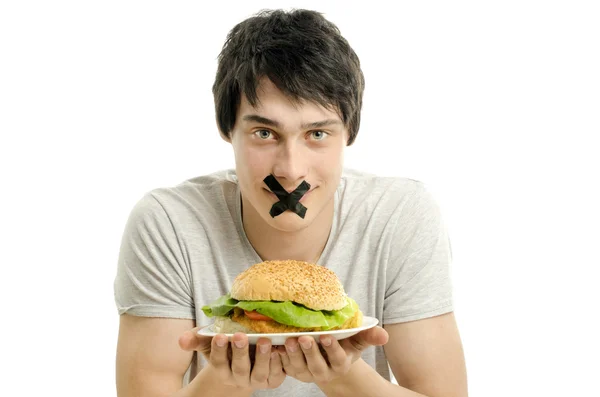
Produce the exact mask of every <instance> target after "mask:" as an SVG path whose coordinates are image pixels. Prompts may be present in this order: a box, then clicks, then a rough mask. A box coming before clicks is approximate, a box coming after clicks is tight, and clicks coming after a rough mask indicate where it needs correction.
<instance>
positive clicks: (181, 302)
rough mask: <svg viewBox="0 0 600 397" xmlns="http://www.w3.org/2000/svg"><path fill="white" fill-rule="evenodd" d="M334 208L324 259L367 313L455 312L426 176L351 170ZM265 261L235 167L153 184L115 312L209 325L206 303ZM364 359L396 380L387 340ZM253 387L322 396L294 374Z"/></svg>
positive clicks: (445, 242)
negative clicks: (247, 228) (244, 212)
mask: <svg viewBox="0 0 600 397" xmlns="http://www.w3.org/2000/svg"><path fill="white" fill-rule="evenodd" d="M334 208H335V212H334V218H333V226H332V229H331V232H330V235H329V239H328V241H327V244H326V246H325V249H324V251H323V253H322V255H321V257H320V259H319V261H318V264H320V265H323V266H326V267H328V268H330V269H331V270H333V271H334V272H335V273H336V274H337V275H338V277H339V278H340V280H341V281H342V283H343V285H344V288H345V290H346V293H347V294H348V295H349V296H350V297H352V298H353V299H355V300H356V302H357V303H358V305H359V306H360V308H361V310H362V311H363V313H364V314H365V315H366V316H372V317H376V318H378V319H379V321H380V324H393V323H400V322H406V321H413V320H418V319H423V318H427V317H432V316H436V315H440V314H444V313H448V312H450V311H452V310H453V309H452V287H451V280H450V262H451V250H450V242H449V239H448V236H447V233H446V229H445V227H444V224H443V221H442V218H441V214H440V211H439V207H438V206H437V205H436V203H435V200H434V199H433V198H432V196H431V194H430V193H429V192H428V191H427V190H426V188H425V186H424V185H423V183H421V182H419V181H415V180H412V179H406V178H391V177H377V176H373V175H369V174H365V173H360V172H357V171H353V170H348V169H345V170H344V172H343V175H342V179H341V182H340V185H339V187H338V189H337V191H336V194H335V206H334ZM309 210H310V209H309ZM261 261H262V259H261V258H260V257H259V256H258V254H257V253H256V251H255V250H254V248H253V247H252V245H251V244H250V242H249V241H248V239H247V237H246V234H245V232H244V228H243V225H242V216H241V204H240V190H239V185H238V183H237V177H236V174H235V172H234V171H232V170H228V171H220V172H216V173H213V174H210V175H206V176H201V177H198V178H194V179H190V180H188V181H185V182H183V183H181V184H179V185H177V186H174V187H170V188H160V189H155V190H153V191H151V192H149V193H147V194H146V195H144V197H143V198H142V199H141V200H140V201H139V202H138V203H137V204H136V205H135V207H134V208H133V210H132V212H131V215H130V217H129V220H128V222H127V225H126V228H125V232H124V235H123V240H122V245H121V250H120V256H119V262H118V271H117V275H116V279H115V284H114V288H115V301H116V305H117V308H118V312H119V314H122V313H128V314H131V315H136V316H153V317H170V318H187V319H195V321H196V324H197V326H205V325H208V324H210V323H212V319H209V318H208V317H206V316H205V315H204V313H203V312H202V310H201V307H202V306H203V305H205V304H207V303H209V302H211V301H213V300H214V299H216V298H218V297H219V296H221V295H224V294H226V293H228V292H229V288H230V287H231V284H232V282H233V280H234V279H235V277H236V276H237V275H238V274H239V273H240V272H242V271H243V270H245V269H246V268H248V267H249V266H251V265H253V264H255V263H258V262H261ZM199 359H200V360H202V359H201V358H199ZM363 359H364V360H365V361H366V362H367V363H369V364H370V365H371V366H372V367H373V368H375V369H376V370H377V371H378V372H379V374H381V375H382V376H383V377H384V378H386V379H390V377H391V374H390V371H389V367H388V364H387V361H386V358H385V354H384V351H383V348H381V347H371V348H369V349H367V350H366V351H365V352H364V353H363ZM200 363H201V364H203V363H204V362H203V361H200ZM188 375H189V373H188ZM186 379H188V377H186ZM254 395H255V396H260V397H266V396H269V397H275V396H292V397H294V396H298V397H300V396H302V397H304V396H323V395H324V394H323V393H322V392H321V391H320V389H319V388H318V387H317V386H316V385H314V384H308V383H302V382H299V381H296V380H295V379H293V378H290V377H288V378H286V380H285V382H284V383H283V384H282V385H281V386H280V387H279V388H277V389H275V390H270V391H259V392H256V393H255V394H254Z"/></svg>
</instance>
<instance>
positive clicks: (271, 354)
mask: <svg viewBox="0 0 600 397" xmlns="http://www.w3.org/2000/svg"><path fill="white" fill-rule="evenodd" d="M199 329H200V328H194V329H192V330H191V331H186V332H185V333H184V334H183V335H182V336H181V337H180V338H179V346H180V347H181V348H182V349H184V350H187V351H193V350H196V351H198V352H200V353H202V354H203V355H204V357H205V358H206V360H207V361H208V363H209V365H208V366H207V367H206V368H204V369H203V371H204V370H206V371H210V372H211V373H212V374H213V375H214V376H215V377H216V378H217V379H219V380H220V381H221V382H223V383H224V384H226V385H230V386H236V387H238V388H242V389H248V390H252V391H254V390H260V389H275V388H276V387H279V385H281V384H282V383H283V381H284V380H285V373H284V372H283V368H282V365H281V359H280V356H279V354H277V352H276V350H275V349H274V348H272V346H271V341H270V340H268V339H266V338H261V339H259V340H258V342H257V345H256V348H255V351H256V354H255V358H254V360H253V363H252V364H251V360H250V354H249V351H250V347H249V344H248V337H247V336H246V335H245V334H243V333H240V332H238V333H236V334H234V335H233V341H232V342H231V344H229V343H228V340H227V337H226V336H225V335H223V334H219V335H216V336H215V337H214V338H211V337H208V336H201V335H198V330H199Z"/></svg>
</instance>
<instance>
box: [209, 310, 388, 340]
mask: <svg viewBox="0 0 600 397" xmlns="http://www.w3.org/2000/svg"><path fill="white" fill-rule="evenodd" d="M378 323H379V320H377V319H376V318H375V317H368V316H363V324H362V325H361V326H360V327H358V328H348V329H338V330H335V331H320V332H289V333H280V334H248V341H249V342H250V344H251V345H255V344H256V342H257V341H258V339H260V338H267V339H270V340H271V344H272V345H284V344H285V341H286V339H287V338H297V337H300V336H303V335H308V336H312V337H313V338H314V339H315V341H317V343H319V336H320V335H331V336H332V337H334V338H335V339H337V340H341V339H346V338H349V337H351V336H353V335H356V334H357V333H359V332H360V331H364V330H365V329H369V328H373V327H374V326H376V325H377V324H378ZM198 334H200V335H202V336H215V335H218V333H216V332H214V331H213V326H212V324H211V325H209V326H208V327H204V328H202V329H201V330H199V331H198ZM225 335H226V336H227V337H228V338H229V340H230V341H231V338H232V337H233V334H225Z"/></svg>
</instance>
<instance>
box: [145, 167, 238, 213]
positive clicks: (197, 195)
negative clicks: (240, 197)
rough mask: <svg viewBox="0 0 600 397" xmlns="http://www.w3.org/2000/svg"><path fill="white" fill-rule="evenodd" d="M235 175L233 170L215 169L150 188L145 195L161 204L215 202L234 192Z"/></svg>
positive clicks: (235, 187) (194, 204) (235, 184)
mask: <svg viewBox="0 0 600 397" xmlns="http://www.w3.org/2000/svg"><path fill="white" fill-rule="evenodd" d="M236 189H237V176H236V174H235V171H233V170H222V171H216V172H213V173H210V174H206V175H200V176H196V177H193V178H189V179H186V180H184V181H182V182H179V183H177V184H175V185H172V186H163V187H158V188H155V189H152V190H151V191H149V192H147V195H149V196H152V197H153V198H154V199H156V200H157V201H159V202H160V203H161V204H163V205H174V204H177V203H179V204H188V205H193V206H196V204H201V205H207V204H216V203H217V202H219V201H221V199H222V198H223V196H224V195H228V194H230V193H233V192H235V190H236Z"/></svg>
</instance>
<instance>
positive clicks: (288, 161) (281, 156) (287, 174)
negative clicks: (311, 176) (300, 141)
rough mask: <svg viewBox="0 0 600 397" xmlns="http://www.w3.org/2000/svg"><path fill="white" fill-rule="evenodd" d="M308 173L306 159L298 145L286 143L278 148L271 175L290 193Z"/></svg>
mask: <svg viewBox="0 0 600 397" xmlns="http://www.w3.org/2000/svg"><path fill="white" fill-rule="evenodd" d="M307 174H308V159H307V156H306V155H305V154H304V153H302V148H301V147H299V145H294V144H287V145H284V146H282V147H281V148H280V150H279V151H278V153H277V157H276V159H275V164H274V167H273V175H275V177H276V178H277V179H278V180H279V183H280V184H281V185H282V186H283V187H284V188H285V189H286V190H287V192H288V193H291V192H292V191H293V190H294V189H295V188H296V187H297V186H298V184H300V183H301V182H302V181H303V180H304V179H305V178H306V175H307Z"/></svg>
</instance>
